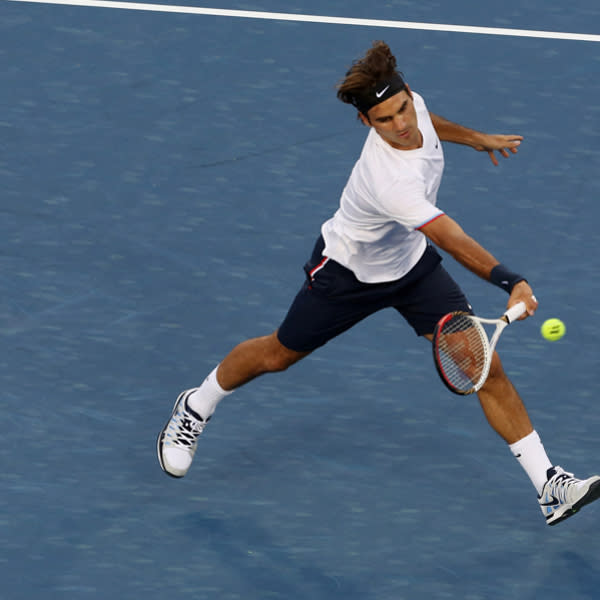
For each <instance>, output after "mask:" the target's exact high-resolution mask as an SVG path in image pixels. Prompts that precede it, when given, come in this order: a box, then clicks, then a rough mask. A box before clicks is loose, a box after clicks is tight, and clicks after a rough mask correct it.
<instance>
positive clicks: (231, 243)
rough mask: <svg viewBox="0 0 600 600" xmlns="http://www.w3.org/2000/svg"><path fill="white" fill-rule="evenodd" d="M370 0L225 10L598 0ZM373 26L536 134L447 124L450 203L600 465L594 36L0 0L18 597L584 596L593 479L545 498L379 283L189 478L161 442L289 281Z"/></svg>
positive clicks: (599, 57)
mask: <svg viewBox="0 0 600 600" xmlns="http://www.w3.org/2000/svg"><path fill="white" fill-rule="evenodd" d="M179 4H190V5H191V4H192V3H191V2H187V3H186V2H180V3H179ZM224 4H225V3H224ZM381 4H382V6H380V7H377V8H376V9H374V8H372V7H371V6H370V5H368V4H365V3H364V2H355V1H354V0H350V1H346V2H341V1H340V0H332V1H330V2H327V3H325V4H323V3H317V2H316V1H314V0H302V1H298V2H296V3H294V4H292V5H285V6H282V5H281V3H279V2H274V1H271V0H261V1H256V2H252V3H236V2H231V3H227V5H226V6H219V7H220V8H243V9H249V10H273V11H282V12H297V13H303V14H304V13H308V14H323V15H336V16H350V17H364V18H378V19H392V20H406V21H425V22H437V23H454V24H463V25H483V26H491V27H513V28H522V29H538V30H554V31H572V32H581V33H598V32H599V30H600V8H598V6H597V5H596V4H595V3H593V2H590V1H589V0H575V1H572V2H569V3H568V5H566V4H564V3H563V2H558V1H556V0H551V1H550V2H541V1H539V0H532V1H531V2H528V3H525V4H526V6H525V7H524V6H522V5H523V3H522V2H516V1H512V0H509V1H507V2H503V3H501V4H498V5H490V4H489V3H478V4H475V3H473V2H468V1H466V0H457V1H456V2H452V3H441V2H416V1H412V0H404V1H401V0H392V1H389V2H386V3H381ZM206 5H207V6H215V5H218V3H212V4H211V3H207V4H206ZM378 38H382V39H385V40H386V41H388V42H389V43H390V45H391V46H392V48H393V50H394V51H395V53H396V55H397V56H398V59H399V63H400V66H401V69H402V70H403V72H404V73H405V76H406V78H407V80H408V81H409V82H410V83H411V84H412V87H413V88H414V89H415V90H417V91H419V92H420V93H422V94H423V95H424V96H425V98H426V100H427V101H428V105H429V107H430V108H431V110H433V111H434V112H437V113H439V114H442V115H444V116H446V117H448V118H451V119H453V120H457V121H459V122H463V123H465V124H467V125H470V126H473V127H476V128H479V129H483V130H487V131H501V132H504V133H520V134H522V135H524V136H525V142H524V144H523V145H522V147H521V149H520V151H519V154H518V156H517V157H511V159H510V160H508V161H503V162H502V164H501V166H500V167H498V168H494V167H493V166H492V165H491V163H490V162H489V161H488V159H487V157H486V156H484V155H480V154H477V153H475V152H473V151H472V150H470V149H467V148H459V147H450V146H449V147H447V149H446V161H447V169H446V175H445V180H444V182H443V184H442V190H441V193H440V199H439V202H440V205H441V207H442V208H444V209H445V210H446V211H447V212H448V213H449V214H451V215H452V216H454V217H455V218H457V219H458V220H459V221H460V222H461V224H462V225H463V226H464V227H465V229H467V230H468V231H469V232H470V233H472V234H473V235H474V237H476V238H477V239H479V240H481V241H482V242H483V243H484V244H485V245H486V246H487V247H488V248H489V249H490V250H491V251H492V252H494V253H495V254H496V255H497V256H498V257H500V258H501V260H502V261H503V262H505V263H507V264H508V265H511V266H512V267H513V268H515V269H518V270H520V271H523V272H525V273H526V274H527V275H528V276H529V278H530V279H531V283H532V284H533V287H534V289H535V292H536V295H537V296H538V298H539V299H540V303H541V304H540V309H539V311H538V314H537V315H536V317H535V319H530V320H529V321H527V322H525V323H522V324H518V325H517V326H515V327H514V329H513V328H511V329H510V330H509V331H508V332H507V333H506V334H505V335H504V337H503V339H502V341H501V352H502V355H503V357H504V362H505V367H506V369H507V370H508V371H509V373H510V375H511V377H512V379H513V381H514V382H515V384H516V385H517V387H518V388H519V390H520V391H521V393H522V395H523V396H524V398H525V399H526V402H527V405H528V407H529V410H530V412H531V415H532V417H533V420H534V422H535V424H536V427H537V429H538V430H539V432H540V433H541V435H542V437H543V439H544V441H545V444H546V447H547V450H548V451H549V454H550V456H551V458H552V460H553V461H555V462H556V463H559V464H561V465H563V466H564V467H565V468H567V469H569V470H573V471H575V472H576V473H577V474H580V475H587V474H589V473H592V472H597V471H598V469H600V443H599V442H598V431H599V429H600V410H599V409H598V405H597V396H598V391H599V388H598V383H597V371H598V339H599V336H600V327H599V325H598V323H599V319H598V317H599V312H600V311H599V309H598V296H599V291H600V290H599V287H600V282H599V278H598V272H599V270H600V239H599V237H598V235H597V221H598V217H599V215H600V209H599V208H598V198H600V183H599V179H598V173H599V172H600V128H599V125H598V123H599V122H600V79H599V78H598V77H597V74H598V72H599V71H600V46H599V45H598V44H594V43H585V42H575V41H561V40H545V39H526V38H519V37H495V36H482V35H466V34H460V33H441V32H438V33H435V32H426V31H418V30H416V31H408V30H394V29H383V28H382V29H377V28H375V29H373V28H366V27H351V26H343V25H323V24H309V23H294V22H281V21H260V20H248V19H230V18H225V17H209V16H191V15H180V14H179V15H178V14H173V15H168V14H159V13H155V12H130V11H116V10H110V9H98V8H78V7H68V6H62V7H61V6H46V5H33V4H14V3H8V2H1V3H0V40H1V42H0V67H1V71H2V73H3V84H2V87H1V91H0V109H1V114H0V132H1V137H0V140H1V141H0V181H1V189H2V195H1V200H0V210H1V213H2V219H1V221H0V228H1V230H0V231H1V236H0V265H1V271H0V281H1V283H2V293H1V295H0V332H1V340H2V353H1V355H0V377H1V381H2V404H3V413H2V414H3V417H2V430H3V436H2V443H1V444H0V461H1V465H2V468H1V473H2V475H1V481H2V493H1V494H0V510H1V513H0V514H1V517H0V524H1V528H0V532H1V533H0V535H1V539H2V544H1V548H2V550H1V551H0V581H2V592H1V593H0V595H1V597H2V598H3V599H4V598H6V599H7V600H24V599H28V600H29V599H41V598H43V599H44V600H54V599H78V600H79V599H87V598H117V599H144V600H154V599H159V598H166V597H168V598H176V599H178V600H188V599H205V598H211V599H213V598H216V599H219V600H233V599H243V600H265V599H269V598H273V599H280V598H281V599H286V600H289V599H307V600H325V599H327V600H331V599H343V600H359V599H360V600H392V599H393V600H398V599H410V600H421V599H432V598H435V599H438V598H440V599H446V598H452V599H455V598H456V599H460V600H480V599H481V600H484V599H485V600H500V599H511V600H533V599H536V600H537V599H538V598H546V597H552V598H558V597H560V598H569V599H570V600H582V599H592V598H597V595H598V589H600V566H599V559H600V548H599V544H598V539H597V535H596V533H595V532H596V531H597V527H598V523H599V521H600V507H597V506H591V507H589V508H587V509H586V510H585V511H584V512H582V514H581V515H578V516H577V517H576V518H574V519H571V520H569V521H567V522H565V523H564V524H561V525H560V526H559V527H556V528H548V527H546V526H545V525H544V524H543V521H542V518H541V515H540V514H539V509H538V507H537V502H536V499H535V493H534V490H533V488H532V487H531V484H530V483H529V481H528V480H527V479H526V476H525V475H524V473H522V472H521V470H520V468H519V467H518V465H517V464H516V463H515V461H514V459H513V458H512V457H511V456H510V453H509V452H508V451H507V449H506V448H505V446H504V444H503V443H502V442H501V440H500V439H499V438H497V437H496V436H495V435H494V434H493V433H492V432H491V431H490V430H489V428H488V427H487V425H486V423H485V422H484V419H483V417H482V415H481V413H480V410H479V408H478V406H477V405H476V400H474V399H473V398H467V399H464V398H458V397H454V396H451V395H450V394H449V393H448V392H446V391H445V389H444V388H443V386H442V385H441V383H440V382H439V381H438V380H437V377H436V376H435V374H434V371H433V368H432V364H431V358H430V350H429V348H428V346H427V344H425V343H424V342H423V341H421V340H419V339H417V338H416V337H415V336H414V335H413V333H412V332H411V331H410V330H409V328H408V327H407V326H406V325H405V324H404V323H403V322H401V321H400V320H398V318H397V316H396V314H395V313H394V312H393V311H388V312H384V313H381V314H378V315H376V316H374V317H373V318H371V319H369V320H368V321H366V322H364V323H362V324H360V325H359V326H357V327H356V328H355V329H354V330H352V331H351V332H349V333H348V334H346V335H344V336H342V337H340V338H339V339H336V340H334V341H333V342H332V343H331V344H329V345H328V346H327V347H325V348H323V349H322V350H320V351H319V352H317V353H315V354H314V355H313V356H311V357H309V358H307V359H306V360H305V361H303V362H302V363H300V364H298V365H296V366H295V367H294V368H293V369H290V370H289V371H287V372H286V373H284V374H280V375H277V376H275V375H274V376H269V377H265V378H263V379H260V380H257V381H256V382H253V384H251V385H249V386H247V387H246V388H244V389H242V390H240V391H238V392H236V393H235V394H234V395H233V396H231V397H230V398H228V399H227V400H226V401H225V402H223V404H222V405H221V406H220V408H219V410H218V413H217V414H216V416H215V419H214V420H213V422H211V426H210V429H207V432H206V435H205V437H204V438H203V439H202V443H201V447H200V449H199V451H198V454H197V458H196V462H195V464H194V466H193V469H192V471H191V472H190V474H189V475H188V477H187V478H185V479H184V480H181V481H175V480H172V479H170V478H167V477H165V476H164V474H163V473H162V472H161V471H160V469H159V467H158V463H157V461H156V457H155V448H154V444H155V437H156V434H157V432H158V430H159V429H160V428H161V427H162V425H163V423H164V421H165V419H166V417H167V416H168V414H169V411H170V409H171V405H172V403H173V401H174V400H175V397H176V395H177V394H178V393H179V391H180V390H181V389H184V388H186V387H191V386H194V385H197V384H199V382H200V381H201V380H202V379H203V377H204V376H205V375H206V373H207V372H208V371H210V370H211V369H212V368H213V367H214V366H215V364H216V363H217V362H218V361H219V360H220V359H221V357H222V356H223V355H224V354H225V353H226V352H227V351H228V350H229V349H230V348H231V347H232V346H233V345H234V344H236V343H237V342H239V341H241V340H243V339H245V338H247V337H250V336H255V335H261V334H264V333H268V332H270V331H272V330H273V329H274V328H275V327H277V325H278V324H279V322H280V320H281V318H282V317H283V315H284V314H285V311H286V309H287V307H288V305H289V302H290V300H291V298H292V296H293V294H294V293H295V291H296V289H297V287H298V286H299V285H300V283H301V282H302V277H303V274H302V271H301V265H302V264H303V262H304V260H305V259H306V257H307V256H308V253H309V252H310V249H311V248H312V244H313V241H314V239H315V236H316V235H317V234H318V229H319V226H320V224H321V222H322V221H324V220H325V219H326V218H328V217H329V216H330V215H331V213H332V211H334V210H335V208H336V205H337V202H338V197H339V194H340V190H341V187H342V186H343V185H344V182H345V179H346V177H347V176H348V174H349V171H350V168H351V166H352V164H353V161H354V160H355V159H356V157H357V155H358V152H359V151H360V147H361V143H362V140H363V138H364V135H365V131H364V129H363V128H362V127H361V126H360V125H359V124H358V123H357V122H356V121H355V119H354V115H353V113H352V111H351V110H350V109H349V108H348V107H345V106H343V105H342V104H340V103H339V102H338V101H337V100H336V98H335V92H334V85H335V83H336V82H337V81H338V80H339V79H340V77H341V76H342V75H343V73H344V70H345V69H346V67H347V66H348V65H349V63H350V61H351V60H352V59H354V58H355V57H357V56H359V55H360V54H362V52H363V51H364V50H365V49H366V48H367V47H368V46H369V45H370V43H371V41H372V40H373V39H378ZM445 264H446V265H447V267H448V269H449V270H450V271H451V272H452V273H453V274H454V275H455V276H456V278H457V279H458V280H459V281H460V283H461V285H463V287H464V288H465V289H466V290H467V292H468V294H469V297H470V299H471V300H472V302H473V304H474V305H475V308H476V310H477V311H478V312H480V313H486V314H495V313H497V312H499V311H500V310H502V308H503V306H504V303H505V297H503V295H502V293H501V292H500V291H498V290H497V289H494V288H492V287H491V286H489V285H486V284H484V283H483V282H481V281H479V280H477V279H476V278H475V277H474V276H472V275H470V274H469V273H466V272H465V271H464V270H463V269H461V268H459V267H457V266H456V265H455V264H454V263H452V261H451V260H450V259H448V260H447V261H446V263H445ZM551 316H558V317H560V318H562V319H563V320H564V321H565V322H566V324H567V329H568V333H567V336H566V337H565V338H564V339H563V340H561V341H560V342H558V343H555V344H550V343H548V342H544V341H543V340H542V339H541V337H540V335H539V332H538V330H539V326H540V324H541V323H542V321H543V320H544V319H545V318H548V317H551Z"/></svg>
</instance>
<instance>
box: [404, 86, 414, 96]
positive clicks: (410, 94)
mask: <svg viewBox="0 0 600 600" xmlns="http://www.w3.org/2000/svg"><path fill="white" fill-rule="evenodd" d="M404 85H405V86H406V93H407V94H408V95H409V96H410V99H411V100H412V99H413V95H412V90H411V89H410V86H409V85H408V83H406V82H404Z"/></svg>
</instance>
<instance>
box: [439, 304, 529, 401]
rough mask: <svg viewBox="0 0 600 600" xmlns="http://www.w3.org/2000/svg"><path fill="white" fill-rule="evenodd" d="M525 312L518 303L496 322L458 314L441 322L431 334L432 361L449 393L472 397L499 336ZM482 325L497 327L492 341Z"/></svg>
mask: <svg viewBox="0 0 600 600" xmlns="http://www.w3.org/2000/svg"><path fill="white" fill-rule="evenodd" d="M526 310H527V309H526V307H525V303H524V302H519V303H517V304H515V305H514V306H512V307H511V308H509V309H508V310H507V311H506V312H505V313H504V314H503V315H502V316H501V317H500V318H499V319H483V318H481V317H475V316H474V315H470V314H468V313H465V312H460V311H458V312H452V313H449V314H447V315H445V316H444V317H442V318H441V319H440V321H439V322H438V324H437V325H436V327H435V331H434V333H433V360H434V362H435V366H436V368H437V371H438V373H439V375H440V378H441V379H442V381H443V382H444V384H445V385H446V387H447V388H448V389H449V390H450V391H451V392H454V393H455V394H461V395H466V394H473V393H474V392H478V391H479V390H480V389H481V388H482V387H483V384H484V383H485V380H486V379H487V376H488V374H489V372H490V366H491V365H492V356H493V354H494V348H495V347H496V344H497V343H498V339H499V338H500V334H501V333H502V331H503V330H504V328H505V327H506V326H507V325H508V324H510V323H512V322H513V321H514V320H515V319H518V318H519V317H520V316H521V315H522V314H523V313H524V312H525V311H526ZM484 325H495V326H496V328H495V330H494V333H493V334H492V337H491V338H488V334H487V332H486V330H485V328H484Z"/></svg>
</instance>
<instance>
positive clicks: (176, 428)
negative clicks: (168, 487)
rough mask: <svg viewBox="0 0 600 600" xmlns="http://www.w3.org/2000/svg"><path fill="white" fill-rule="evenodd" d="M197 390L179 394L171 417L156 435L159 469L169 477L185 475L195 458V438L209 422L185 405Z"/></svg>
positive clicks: (193, 389) (196, 438)
mask: <svg viewBox="0 0 600 600" xmlns="http://www.w3.org/2000/svg"><path fill="white" fill-rule="evenodd" d="M196 389H198V388H192V389H190V390H186V391H184V392H182V393H181V394H180V395H179V397H178V398H177V401H176V402H175V406H174V407H173V412H172V413H171V418H170V419H169V420H168V421H167V424H166V425H165V426H164V427H163V429H162V431H161V432H160V433H159V434H158V440H157V443H156V450H157V452H158V462H159V463H160V466H161V468H162V470H163V471H164V472H165V473H167V474H168V475H171V477H183V476H184V475H185V474H186V473H187V472H188V469H189V468H190V466H191V465H192V460H193V459H194V453H195V452H196V447H197V445H198V437H199V436H200V434H201V433H202V431H204V427H205V426H206V423H207V422H208V421H209V420H210V417H208V419H203V418H202V417H201V416H200V415H199V414H198V413H196V412H194V411H193V410H192V409H191V408H190V407H189V406H188V403H187V400H188V398H189V397H190V395H191V394H192V393H193V392H195V391H196Z"/></svg>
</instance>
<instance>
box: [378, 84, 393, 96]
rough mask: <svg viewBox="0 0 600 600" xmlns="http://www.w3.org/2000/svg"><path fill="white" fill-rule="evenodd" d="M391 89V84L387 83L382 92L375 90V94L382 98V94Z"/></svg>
mask: <svg viewBox="0 0 600 600" xmlns="http://www.w3.org/2000/svg"><path fill="white" fill-rule="evenodd" d="M389 89H390V86H389V85H386V86H385V87H384V88H383V89H382V90H381V91H380V92H375V95H376V96H377V97H378V98H381V96H383V95H384V94H385V93H386V92H387V91H388V90H389Z"/></svg>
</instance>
